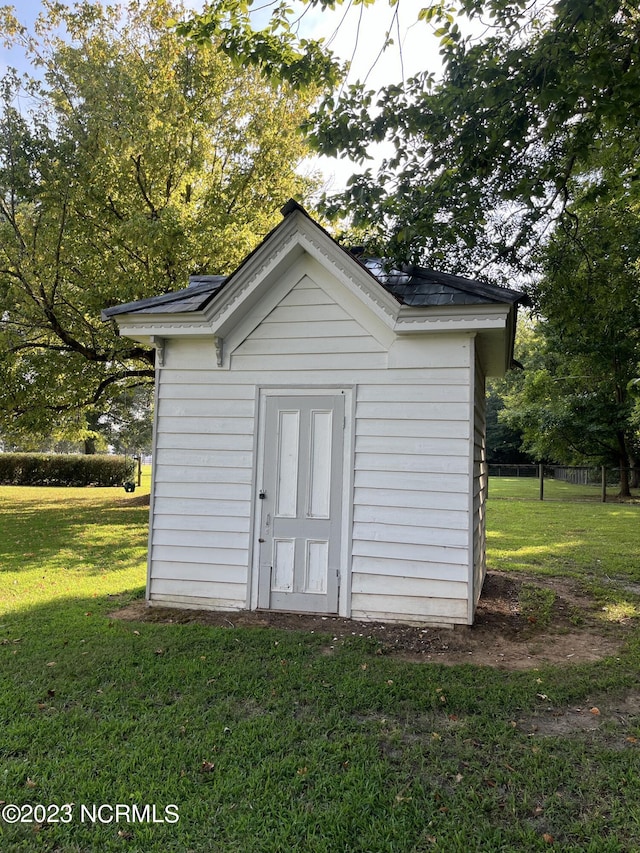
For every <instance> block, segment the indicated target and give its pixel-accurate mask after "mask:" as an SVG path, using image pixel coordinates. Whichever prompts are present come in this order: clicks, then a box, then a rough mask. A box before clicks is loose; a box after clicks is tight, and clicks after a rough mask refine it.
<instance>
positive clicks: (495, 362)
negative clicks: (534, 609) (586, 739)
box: [103, 201, 521, 625]
mask: <svg viewBox="0 0 640 853" xmlns="http://www.w3.org/2000/svg"><path fill="white" fill-rule="evenodd" d="M282 213H283V217H284V218H283V221H282V222H281V223H280V225H278V227H276V228H275V229H274V230H273V231H272V232H271V233H270V234H269V235H268V236H267V237H266V238H265V240H264V241H263V242H262V243H261V244H260V245H259V246H258V248H257V249H256V250H255V251H253V252H252V253H251V254H250V255H249V256H248V257H247V258H246V259H245V261H244V262H243V263H242V264H241V265H240V267H239V268H238V269H237V270H236V271H235V272H234V273H233V274H232V275H230V276H228V277H223V276H201V277H194V278H193V279H192V281H191V285H190V286H189V287H188V288H187V289H185V290H182V291H180V292H178V293H171V294H165V295H163V296H158V297H155V298H151V299H144V300H141V301H139V302H133V303H129V304H127V305H119V306H115V307H112V308H108V309H106V310H105V311H104V312H103V318H104V319H110V318H113V320H115V322H116V323H117V325H118V327H119V330H120V333H121V334H123V335H126V336H128V337H131V338H133V339H135V340H137V341H141V342H144V343H152V344H154V345H155V347H156V350H157V353H156V355H157V358H156V364H157V367H156V422H155V429H154V447H153V460H154V464H153V483H152V494H151V506H150V534H149V565H148V579H147V599H148V601H149V603H150V604H152V605H163V606H177V607H191V608H209V609H216V610H241V609H251V610H254V609H266V610H282V611H295V612H303V613H309V612H312V613H322V614H339V615H341V616H345V617H352V618H354V619H362V620H373V619H375V620H387V621H397V622H404V623H410V624H420V625H428V624H454V623H462V624H471V623H472V622H473V618H474V613H475V609H476V604H477V601H478V597H479V595H480V591H481V588H482V583H483V579H484V574H485V498H486V492H487V466H486V460H485V377H486V376H489V375H491V376H496V375H501V374H503V373H504V371H505V369H506V368H507V367H509V365H510V363H511V360H512V347H513V338H514V329H515V319H516V317H515V315H516V304H517V302H518V300H519V299H520V298H521V294H520V293H517V292H515V291H512V290H508V289H505V288H500V287H496V286H492V285H488V284H486V283H482V282H478V281H471V280H468V279H464V278H460V277H458V276H452V275H446V274H442V273H437V272H434V271H433V270H428V269H425V268H421V267H409V268H406V269H403V270H398V269H394V270H392V271H391V272H389V271H387V270H386V269H385V267H384V266H383V265H382V264H381V263H380V262H379V261H372V260H365V261H363V260H361V259H358V258H357V257H355V256H354V255H353V254H352V253H350V252H348V251H346V250H345V249H343V248H341V247H340V246H339V245H338V244H337V243H336V242H335V241H334V240H333V239H332V238H331V237H330V236H329V234H328V233H327V232H326V231H325V230H324V229H323V228H322V227H320V226H319V225H318V224H317V223H316V222H315V221H314V220H313V219H312V218H311V217H310V216H309V215H308V214H307V213H306V212H305V210H304V209H303V208H302V207H300V206H299V205H298V204H297V203H296V202H294V201H290V202H288V203H287V204H286V205H285V207H284V208H283V209H282Z"/></svg>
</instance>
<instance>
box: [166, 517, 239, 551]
mask: <svg viewBox="0 0 640 853" xmlns="http://www.w3.org/2000/svg"><path fill="white" fill-rule="evenodd" d="M219 520H220V519H218V521H219ZM153 541H154V545H171V546H174V545H175V546H177V547H179V548H189V549H191V548H198V549H200V550H202V549H204V548H206V549H208V550H209V551H211V552H212V553H214V552H217V551H218V550H219V549H220V548H225V549H226V548H233V549H234V550H239V551H246V550H247V548H248V547H249V536H248V535H247V534H246V533H242V532H238V531H235V530H221V529H218V530H192V529H191V530H176V529H175V528H174V527H169V528H167V527H165V526H164V525H163V526H160V525H158V526H157V527H156V535H155V537H154V540H153Z"/></svg>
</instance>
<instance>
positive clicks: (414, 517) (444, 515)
mask: <svg viewBox="0 0 640 853" xmlns="http://www.w3.org/2000/svg"><path fill="white" fill-rule="evenodd" d="M385 494H387V493H385ZM382 500H384V495H383V496H382ZM468 516H469V514H468V512H465V511H455V510H446V509H440V508H437V509H435V508H434V509H430V510H425V509H416V508H407V507H404V506H390V505H389V503H388V502H384V503H382V505H378V506H371V505H370V504H366V503H357V504H356V505H355V507H354V509H353V520H354V521H355V522H366V523H369V524H396V525H400V526H402V527H420V528H422V527H431V528H435V529H440V530H441V529H447V530H468V529H469V517H468Z"/></svg>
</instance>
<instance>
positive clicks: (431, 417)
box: [356, 400, 469, 423]
mask: <svg viewBox="0 0 640 853" xmlns="http://www.w3.org/2000/svg"><path fill="white" fill-rule="evenodd" d="M394 403H395V405H397V406H398V407H400V406H401V408H399V410H398V414H399V415H402V419H403V420H404V419H406V420H418V421H447V423H449V422H451V421H462V422H463V423H468V420H469V405H468V403H464V402H463V403H455V402H454V403H416V402H413V401H407V402H405V403H399V402H396V401H394ZM394 415H395V410H394V406H393V403H391V404H389V403H385V402H384V401H382V400H381V401H379V402H374V403H370V402H364V403H359V404H358V407H357V409H356V417H358V418H384V417H387V418H389V417H393V416H394Z"/></svg>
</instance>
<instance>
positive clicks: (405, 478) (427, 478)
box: [355, 470, 469, 494]
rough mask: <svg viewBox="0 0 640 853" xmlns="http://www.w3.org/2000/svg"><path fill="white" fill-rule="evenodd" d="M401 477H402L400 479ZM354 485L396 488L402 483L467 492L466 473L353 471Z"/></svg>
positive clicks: (406, 486)
mask: <svg viewBox="0 0 640 853" xmlns="http://www.w3.org/2000/svg"><path fill="white" fill-rule="evenodd" d="M400 477H402V479H400ZM355 485H356V487H359V486H361V487H363V488H369V489H398V488H401V487H402V485H404V486H405V488H407V489H409V490H414V489H416V490H420V489H424V490H425V491H435V492H458V493H462V494H468V492H467V489H468V487H469V475H468V474H416V473H415V472H410V471H407V472H402V474H400V473H399V472H397V471H358V470H356V472H355Z"/></svg>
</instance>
